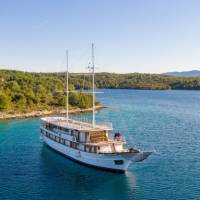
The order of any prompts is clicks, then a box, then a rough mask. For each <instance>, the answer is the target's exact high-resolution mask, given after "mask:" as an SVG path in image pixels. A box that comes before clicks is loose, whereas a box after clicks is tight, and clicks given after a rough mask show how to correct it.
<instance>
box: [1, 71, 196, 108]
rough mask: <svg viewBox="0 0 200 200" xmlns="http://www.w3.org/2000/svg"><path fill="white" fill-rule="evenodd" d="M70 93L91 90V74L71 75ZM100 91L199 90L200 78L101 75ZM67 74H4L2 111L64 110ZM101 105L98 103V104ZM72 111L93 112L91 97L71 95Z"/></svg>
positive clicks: (2, 74)
mask: <svg viewBox="0 0 200 200" xmlns="http://www.w3.org/2000/svg"><path fill="white" fill-rule="evenodd" d="M69 78H70V86H69V88H70V90H75V89H89V88H91V76H89V75H88V74H85V75H84V74H70V77H69ZM95 84H96V87H97V88H121V89H123V88H126V89H152V90H176V89H186V90H199V89H200V78H198V77H197V78H186V77H174V76H167V75H157V74H139V73H131V74H114V73H97V74H96V75H95ZM65 87H66V86H65V73H29V72H21V71H9V70H0V111H9V110H12V111H23V112H28V111H31V110H39V109H41V110H42V109H54V108H64V106H65ZM97 103H98V102H97ZM69 104H70V107H79V108H89V107H91V106H92V96H91V94H89V93H88V94H83V92H81V91H80V92H78V93H75V92H71V93H70V94H69Z"/></svg>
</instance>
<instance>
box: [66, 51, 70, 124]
mask: <svg viewBox="0 0 200 200" xmlns="http://www.w3.org/2000/svg"><path fill="white" fill-rule="evenodd" d="M68 68H69V66H68V50H66V119H67V121H68V119H69V107H68V106H69V71H68Z"/></svg>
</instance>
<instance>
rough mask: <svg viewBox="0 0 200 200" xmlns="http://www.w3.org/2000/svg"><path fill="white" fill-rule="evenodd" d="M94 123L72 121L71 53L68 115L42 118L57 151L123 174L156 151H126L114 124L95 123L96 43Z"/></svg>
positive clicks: (43, 131)
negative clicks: (70, 95)
mask: <svg viewBox="0 0 200 200" xmlns="http://www.w3.org/2000/svg"><path fill="white" fill-rule="evenodd" d="M91 69H92V77H93V78H92V83H93V84H92V85H93V88H92V94H93V109H92V110H93V112H92V113H93V117H92V123H86V122H82V121H77V120H73V119H70V118H69V115H68V94H69V91H68V53H67V71H66V79H67V80H66V81H67V87H66V94H67V95H66V96H67V98H66V116H65V117H44V118H41V136H42V139H43V141H44V142H45V143H46V144H47V145H48V146H49V147H50V148H52V149H53V150H55V151H57V152H58V153H60V154H62V155H64V156H65V157H67V158H70V159H72V160H74V161H76V162H79V163H82V164H84V165H88V166H91V167H96V168H101V169H105V170H110V171H113V172H118V173H123V172H125V171H126V170H127V169H128V166H129V165H130V164H131V163H135V162H140V161H143V160H144V159H146V158H147V157H148V156H149V155H150V154H151V153H152V152H150V151H140V150H138V149H136V148H134V147H129V148H126V147H125V144H126V141H125V140H124V139H122V138H121V137H120V134H119V133H117V134H116V135H115V136H116V137H114V138H113V137H111V136H110V135H109V133H110V132H111V131H112V130H113V128H112V124H111V123H104V124H103V123H97V122H96V121H95V87H94V46H93V44H92V67H91Z"/></svg>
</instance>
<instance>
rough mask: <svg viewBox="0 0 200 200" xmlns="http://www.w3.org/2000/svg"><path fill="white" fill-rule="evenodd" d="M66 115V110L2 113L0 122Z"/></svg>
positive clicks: (74, 111)
mask: <svg viewBox="0 0 200 200" xmlns="http://www.w3.org/2000/svg"><path fill="white" fill-rule="evenodd" d="M103 108H106V107H105V106H96V108H95V110H101V109H103ZM91 111H92V108H87V109H80V108H75V109H72V110H69V113H81V112H91ZM65 113H66V110H65V109H62V110H60V109H55V110H40V111H32V112H29V113H14V114H13V113H12V114H11V113H5V112H0V120H6V119H23V118H32V117H41V116H47V115H63V114H65Z"/></svg>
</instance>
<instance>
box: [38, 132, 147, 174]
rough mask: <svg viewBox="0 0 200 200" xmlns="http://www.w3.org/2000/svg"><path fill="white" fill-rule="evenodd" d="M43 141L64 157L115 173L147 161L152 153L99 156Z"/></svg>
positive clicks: (48, 140)
mask: <svg viewBox="0 0 200 200" xmlns="http://www.w3.org/2000/svg"><path fill="white" fill-rule="evenodd" d="M42 138H43V141H44V142H45V143H46V144H47V145H48V146H49V147H51V148H52V149H54V150H56V151H57V152H59V153H61V154H62V155H64V156H66V157H68V158H70V159H73V160H75V161H77V162H80V163H82V164H85V165H89V166H92V167H97V168H102V169H105V170H111V171H115V172H125V171H126V170H127V169H128V166H129V165H130V163H131V162H139V161H142V160H144V159H146V158H147V157H148V156H149V155H150V154H151V152H139V153H134V152H132V153H115V154H109V153H106V154H99V153H88V152H84V151H80V150H78V149H74V148H70V147H68V146H66V145H63V144H60V143H58V142H56V141H54V140H51V139H49V138H48V137H46V136H45V135H42ZM116 160H123V164H116V163H115V161H116Z"/></svg>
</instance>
